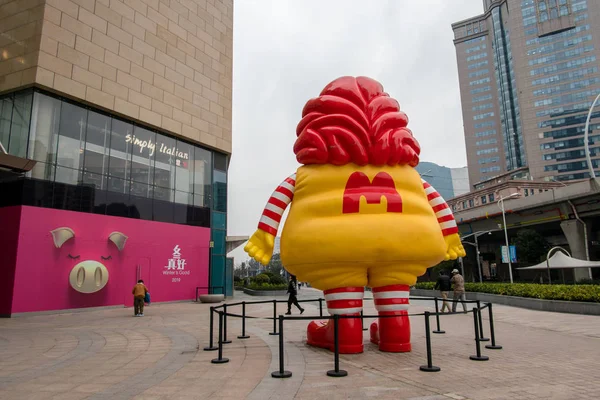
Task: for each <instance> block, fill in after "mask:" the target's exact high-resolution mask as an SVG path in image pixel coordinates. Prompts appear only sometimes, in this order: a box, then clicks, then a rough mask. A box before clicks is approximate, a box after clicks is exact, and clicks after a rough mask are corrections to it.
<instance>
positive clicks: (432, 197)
mask: <svg viewBox="0 0 600 400" xmlns="http://www.w3.org/2000/svg"><path fill="white" fill-rule="evenodd" d="M421 181H422V182H423V189H425V194H427V200H428V201H429V205H430V206H431V208H432V209H433V212H434V213H435V216H436V218H437V220H438V223H439V224H440V228H441V229H442V235H444V236H449V235H453V234H455V233H458V227H457V226H456V221H455V220H454V215H453V214H452V210H451V209H450V207H448V204H447V203H446V201H445V200H444V198H443V197H442V196H441V195H440V194H439V193H438V192H437V190H435V189H434V188H433V186H431V185H430V184H429V183H427V182H425V181H424V180H423V179H421Z"/></svg>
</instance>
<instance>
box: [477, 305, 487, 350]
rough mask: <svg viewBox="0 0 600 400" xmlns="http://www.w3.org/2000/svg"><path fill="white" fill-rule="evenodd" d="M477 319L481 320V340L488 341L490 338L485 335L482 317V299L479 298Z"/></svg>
mask: <svg viewBox="0 0 600 400" xmlns="http://www.w3.org/2000/svg"><path fill="white" fill-rule="evenodd" d="M477 314H478V315H477V319H478V320H479V341H480V342H488V341H489V340H490V339H489V338H486V337H485V336H483V318H481V301H480V300H477Z"/></svg>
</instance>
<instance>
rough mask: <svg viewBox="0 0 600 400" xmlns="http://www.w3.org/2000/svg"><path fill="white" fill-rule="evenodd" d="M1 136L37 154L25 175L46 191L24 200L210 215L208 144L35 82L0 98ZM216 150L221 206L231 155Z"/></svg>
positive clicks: (152, 214) (177, 217)
mask: <svg viewBox="0 0 600 400" xmlns="http://www.w3.org/2000/svg"><path fill="white" fill-rule="evenodd" d="M0 140H2V143H3V145H4V146H5V147H7V150H9V152H10V153H14V154H15V155H20V156H23V157H29V158H32V159H34V160H36V161H37V164H36V165H35V167H34V168H33V170H32V171H30V172H28V173H27V174H26V177H28V178H33V179H31V180H30V181H28V182H30V183H27V182H26V183H27V185H33V186H35V188H36V191H37V192H39V193H40V196H41V197H40V198H38V199H37V200H36V199H26V198H25V197H23V198H22V201H23V204H25V202H30V203H31V202H34V201H35V202H34V203H31V204H30V203H27V204H25V205H37V206H44V207H51V208H60V209H66V210H72V211H84V212H94V213H99V214H107V215H116V216H123V217H131V218H141V219H147V220H156V221H163V222H176V223H182V224H189V225H196V226H208V225H209V223H210V212H209V211H210V210H208V207H210V206H211V205H212V201H211V198H212V191H213V187H212V186H213V179H212V177H213V153H212V152H211V151H209V150H206V149H203V148H201V147H198V146H194V145H192V144H190V143H187V142H184V141H181V140H178V139H176V138H173V137H169V136H166V135H163V134H160V133H158V132H155V131H153V130H150V129H147V128H145V127H142V126H139V125H136V124H133V123H129V122H126V121H124V120H121V119H118V118H116V117H113V116H111V115H108V114H105V113H101V112H99V111H95V110H91V109H88V108H85V107H82V106H80V105H77V104H73V103H71V102H68V101H65V100H62V99H60V98H57V97H54V96H49V95H47V94H44V93H43V92H41V91H39V90H37V89H36V90H27V91H21V92H16V93H12V94H9V95H7V96H5V97H1V98H0ZM5 142H6V143H5ZM219 156H220V158H218V159H217V160H215V165H214V168H215V179H216V181H217V182H218V184H217V185H216V189H215V190H217V191H218V194H219V201H218V207H219V209H220V210H221V211H225V210H226V204H227V173H226V169H227V157H226V156H225V155H222V154H219ZM217 171H218V172H217ZM38 186H39V191H38ZM1 191H2V189H0V192H1ZM37 192H36V193H37Z"/></svg>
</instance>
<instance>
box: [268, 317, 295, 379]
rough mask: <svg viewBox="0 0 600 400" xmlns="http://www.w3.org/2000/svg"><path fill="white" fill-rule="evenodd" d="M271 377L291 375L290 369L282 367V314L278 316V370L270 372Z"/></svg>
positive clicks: (287, 376)
mask: <svg viewBox="0 0 600 400" xmlns="http://www.w3.org/2000/svg"><path fill="white" fill-rule="evenodd" d="M271 376H272V377H273V378H289V377H291V376H292V373H291V372H290V371H285V370H284V369H283V315H280V316H279V371H274V372H271Z"/></svg>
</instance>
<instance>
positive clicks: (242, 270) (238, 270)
mask: <svg viewBox="0 0 600 400" xmlns="http://www.w3.org/2000/svg"><path fill="white" fill-rule="evenodd" d="M247 275H248V266H247V265H246V262H242V263H241V264H240V265H238V266H237V267H235V269H234V271H233V276H234V277H237V278H245V277H246V276H247Z"/></svg>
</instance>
